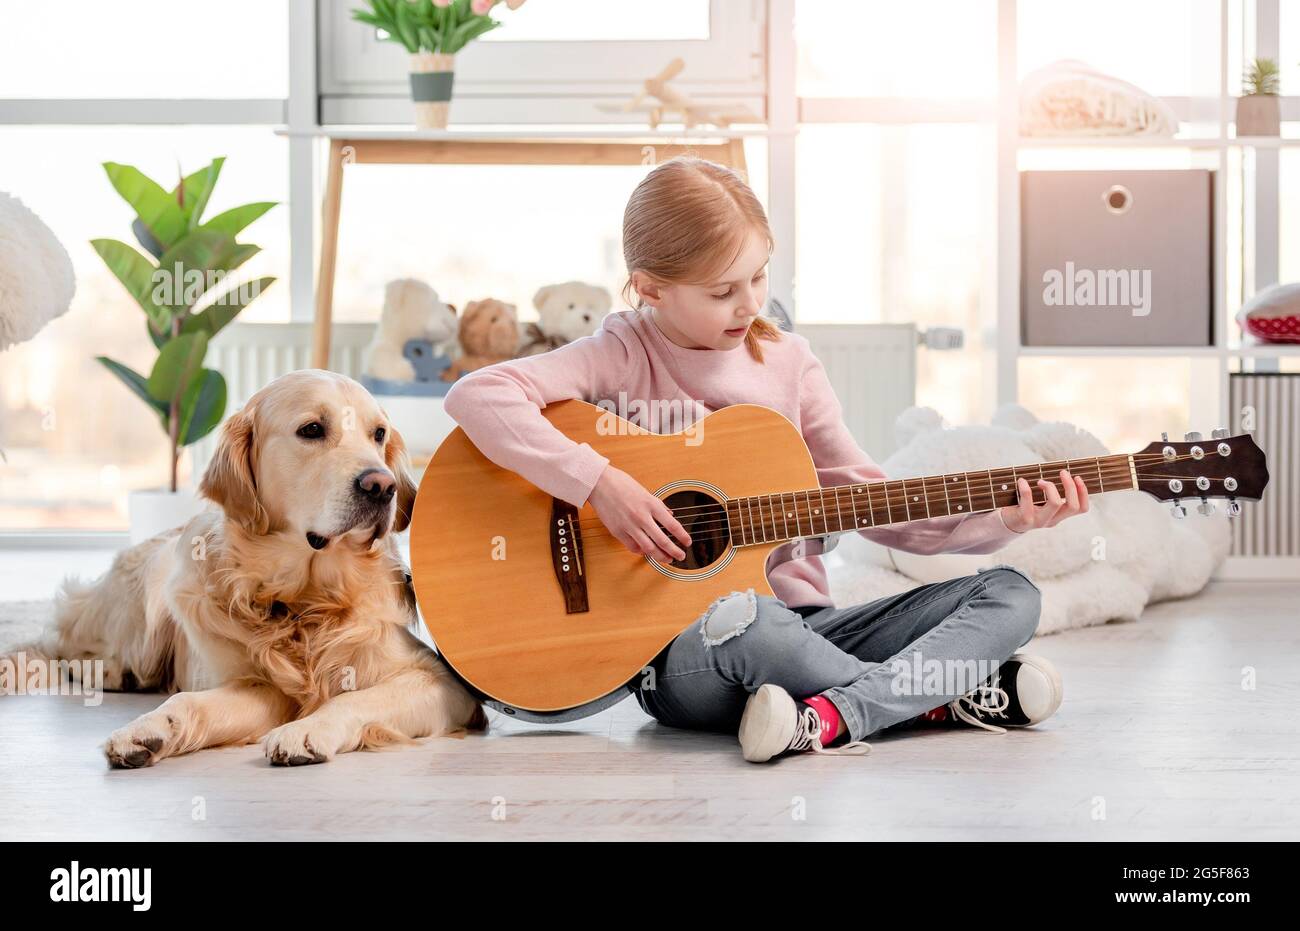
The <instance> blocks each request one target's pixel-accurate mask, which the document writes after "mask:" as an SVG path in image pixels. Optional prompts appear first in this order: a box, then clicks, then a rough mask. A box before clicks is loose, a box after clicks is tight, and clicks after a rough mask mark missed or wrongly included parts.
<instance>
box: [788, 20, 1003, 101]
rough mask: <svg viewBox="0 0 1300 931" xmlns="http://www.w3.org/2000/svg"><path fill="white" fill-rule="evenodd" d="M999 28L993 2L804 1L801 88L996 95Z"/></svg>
mask: <svg viewBox="0 0 1300 931" xmlns="http://www.w3.org/2000/svg"><path fill="white" fill-rule="evenodd" d="M940 23H942V28H936V25H937V24H940ZM996 30H997V6H996V3H995V2H994V0H910V2H908V3H894V2H883V0H798V2H797V3H796V5H795V36H796V38H797V40H798V55H799V59H798V76H797V81H798V85H797V86H798V92H799V95H800V96H801V97H903V98H918V97H938V98H971V97H995V96H996V95H997V68H996V62H995V58H994V55H995V47H996V40H997V32H996ZM918 36H924V37H925V41H924V47H923V48H922V47H921V44H920V43H918V42H917V41H916V37H918Z"/></svg>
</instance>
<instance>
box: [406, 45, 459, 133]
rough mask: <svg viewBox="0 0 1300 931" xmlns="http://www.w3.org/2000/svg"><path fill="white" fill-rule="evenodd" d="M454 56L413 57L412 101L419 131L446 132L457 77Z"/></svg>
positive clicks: (430, 53)
mask: <svg viewBox="0 0 1300 931" xmlns="http://www.w3.org/2000/svg"><path fill="white" fill-rule="evenodd" d="M455 69H456V60H455V58H454V57H453V56H451V55H442V54H437V53H434V52H420V53H418V54H415V55H412V56H411V71H410V77H411V100H412V102H413V103H414V105H415V128H416V129H446V128H447V110H448V108H449V107H450V105H451V87H452V83H453V82H454V81H455V77H456V71H455Z"/></svg>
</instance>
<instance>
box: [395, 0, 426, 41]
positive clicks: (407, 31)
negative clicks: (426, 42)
mask: <svg viewBox="0 0 1300 931" xmlns="http://www.w3.org/2000/svg"><path fill="white" fill-rule="evenodd" d="M396 3H397V16H396V19H395V23H394V24H395V25H396V26H397V34H398V36H399V37H400V38H401V40H402V44H403V45H405V46H406V50H407V51H408V52H410V53H411V54H412V55H414V54H415V53H416V52H418V51H419V50H420V40H419V39H418V38H417V37H416V35H415V27H414V25H413V24H412V23H411V4H410V3H408V2H407V0H396Z"/></svg>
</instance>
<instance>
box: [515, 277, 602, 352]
mask: <svg viewBox="0 0 1300 931" xmlns="http://www.w3.org/2000/svg"><path fill="white" fill-rule="evenodd" d="M533 306H534V307H536V308H537V322H536V323H529V324H528V325H527V326H526V327H524V332H523V336H522V339H521V342H520V345H519V352H518V355H520V356H535V355H538V354H540V353H543V352H548V351H549V350H551V349H555V348H557V347H559V346H563V345H564V344H565V343H571V342H573V341H574V340H576V339H581V338H582V337H584V336H590V335H591V334H593V333H595V332H596V330H598V329H600V321H601V320H603V319H604V318H605V315H606V314H607V313H609V309H610V307H611V306H613V301H612V300H611V299H610V296H609V292H608V291H606V290H605V289H604V288H602V287H599V286H598V285H591V284H585V283H583V282H581V281H566V282H563V283H561V284H551V285H547V286H546V287H544V288H540V289H538V291H537V293H536V294H535V295H533Z"/></svg>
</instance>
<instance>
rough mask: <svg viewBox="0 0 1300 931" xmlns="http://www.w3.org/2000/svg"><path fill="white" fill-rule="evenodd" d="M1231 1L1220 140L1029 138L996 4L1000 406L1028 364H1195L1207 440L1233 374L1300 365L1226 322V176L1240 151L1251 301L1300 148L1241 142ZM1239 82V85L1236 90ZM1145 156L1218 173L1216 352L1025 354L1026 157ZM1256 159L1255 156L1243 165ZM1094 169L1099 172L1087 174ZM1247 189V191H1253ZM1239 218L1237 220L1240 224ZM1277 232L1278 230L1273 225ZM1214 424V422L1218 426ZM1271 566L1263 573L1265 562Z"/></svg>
mask: <svg viewBox="0 0 1300 931" xmlns="http://www.w3.org/2000/svg"><path fill="white" fill-rule="evenodd" d="M1231 7H1232V4H1231V0H1220V4H1219V95H1218V96H1219V99H1218V126H1217V133H1216V134H1214V135H1211V136H1174V137H1140V136H1139V137H1133V136H1127V137H1106V136H1103V137H1075V136H1066V137H1040V136H1022V135H1021V134H1020V126H1019V116H1020V114H1019V99H1020V98H1019V75H1018V73H1017V71H1018V65H1017V56H1016V51H1017V35H1016V33H1017V2H1016V0H1000V2H999V4H998V100H999V104H998V114H997V177H998V190H997V211H998V214H997V221H998V250H997V253H998V272H997V296H998V301H997V350H998V383H997V400H998V403H999V404H1004V403H1009V402H1014V401H1016V400H1018V395H1019V392H1018V369H1019V362H1020V360H1021V359H1022V358H1061V359H1080V358H1095V359H1112V358H1166V359H1167V358H1177V359H1188V360H1191V361H1192V367H1193V369H1195V368H1196V367H1197V365H1198V363H1199V365H1200V367H1201V371H1202V372H1203V371H1205V366H1210V365H1212V366H1213V368H1214V369H1215V372H1216V375H1217V378H1215V379H1213V385H1212V386H1210V385H1206V384H1203V383H1199V384H1194V386H1193V390H1192V394H1191V400H1192V407H1193V409H1192V410H1191V411H1190V414H1191V419H1192V421H1193V423H1194V424H1195V425H1194V426H1193V427H1192V429H1196V430H1200V431H1201V432H1202V433H1204V434H1205V435H1207V436H1208V435H1209V433H1210V430H1211V429H1213V428H1215V427H1220V426H1230V425H1231V424H1232V419H1231V417H1230V412H1229V394H1228V391H1229V385H1228V382H1229V375H1230V374H1231V373H1232V372H1235V371H1254V372H1275V371H1278V370H1279V369H1280V362H1281V361H1282V360H1290V359H1296V360H1300V345H1276V344H1260V343H1256V342H1254V341H1252V340H1250V339H1249V338H1243V337H1242V336H1241V335H1240V333H1239V332H1238V330H1237V327H1236V325H1235V323H1232V322H1231V321H1229V319H1228V308H1229V306H1230V305H1229V303H1228V297H1229V292H1228V287H1229V278H1228V275H1227V271H1228V267H1229V265H1228V263H1229V261H1230V258H1229V256H1228V254H1227V250H1228V223H1229V217H1228V212H1227V211H1228V197H1227V186H1226V184H1227V181H1228V178H1229V174H1228V172H1229V171H1230V170H1234V169H1233V164H1232V159H1231V156H1232V154H1233V153H1234V150H1236V151H1239V152H1241V153H1243V157H1241V158H1239V159H1237V161H1238V162H1239V168H1237V169H1235V170H1239V171H1240V172H1241V173H1242V178H1243V185H1242V207H1243V209H1244V211H1245V215H1244V217H1242V218H1241V221H1242V232H1243V235H1244V236H1246V237H1247V238H1248V239H1249V240H1250V241H1251V242H1252V243H1253V246H1254V252H1253V259H1254V261H1253V263H1247V262H1245V261H1244V260H1243V259H1241V258H1240V257H1238V256H1233V257H1232V258H1231V261H1239V262H1241V265H1240V280H1241V282H1242V289H1243V291H1244V292H1245V294H1246V295H1249V294H1253V293H1255V292H1257V291H1259V290H1260V289H1262V288H1264V287H1267V286H1268V285H1271V284H1273V283H1275V282H1276V281H1277V280H1278V266H1279V261H1278V260H1279V256H1278V228H1277V224H1278V215H1279V205H1278V187H1279V186H1278V176H1279V170H1280V153H1281V151H1282V150H1283V149H1288V148H1293V147H1300V138H1293V137H1287V136H1283V137H1280V138H1277V137H1240V138H1238V137H1235V136H1234V135H1233V131H1234V119H1235V99H1236V97H1235V95H1234V94H1233V93H1232V89H1235V86H1236V81H1237V75H1236V74H1229V70H1228V62H1229V59H1230V55H1229V51H1230V50H1229V35H1230V29H1229V16H1230V12H1231ZM1278 12H1279V11H1278V0H1257V3H1256V16H1255V35H1254V47H1255V48H1254V53H1253V54H1254V55H1258V56H1262V57H1271V58H1274V59H1277V57H1278V47H1277V43H1278V38H1277V34H1278ZM1230 82H1231V83H1230ZM1108 149H1109V150H1123V151H1133V152H1137V151H1139V150H1144V149H1152V150H1166V151H1168V150H1184V151H1188V152H1198V153H1199V157H1200V158H1201V159H1203V160H1204V159H1206V157H1207V156H1208V158H1209V159H1210V160H1213V162H1215V164H1212V165H1209V166H1207V167H1212V168H1213V169H1214V185H1215V189H1214V231H1213V243H1214V282H1215V288H1214V298H1213V304H1214V306H1213V310H1212V312H1213V315H1214V316H1213V319H1214V327H1213V334H1214V339H1213V343H1212V345H1209V346H1151V347H1139V346H1060V347H1052V346H1024V345H1022V344H1021V335H1020V333H1021V329H1020V311H1021V308H1020V170H1021V168H1020V165H1021V161H1022V159H1021V154H1022V153H1025V152H1037V151H1044V150H1060V151H1062V152H1067V153H1068V152H1070V151H1077V152H1080V153H1082V152H1095V151H1097V150H1108ZM1245 153H1250V156H1251V157H1244V154H1245ZM1089 167H1092V166H1089ZM1245 182H1248V183H1245ZM1237 219H1238V218H1237V217H1234V218H1233V221H1234V222H1236V220H1237ZM1269 224H1271V228H1270V227H1269V226H1268V225H1269ZM1211 421H1212V422H1211ZM1262 562H1268V563H1270V566H1268V567H1265V568H1263V569H1261V565H1260V564H1261V563H1262ZM1276 562H1278V561H1277V560H1260V559H1248V558H1242V557H1236V558H1230V559H1229V560H1228V564H1227V565H1226V566H1225V567H1224V569H1222V570H1220V574H1219V577H1220V578H1242V579H1245V578H1261V577H1278V576H1279V574H1280V575H1291V576H1294V575H1295V574H1297V573H1300V560H1294V559H1289V558H1288V559H1283V560H1280V562H1281V563H1283V564H1284V565H1280V566H1279V565H1274V563H1276Z"/></svg>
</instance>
